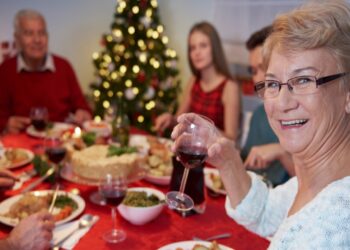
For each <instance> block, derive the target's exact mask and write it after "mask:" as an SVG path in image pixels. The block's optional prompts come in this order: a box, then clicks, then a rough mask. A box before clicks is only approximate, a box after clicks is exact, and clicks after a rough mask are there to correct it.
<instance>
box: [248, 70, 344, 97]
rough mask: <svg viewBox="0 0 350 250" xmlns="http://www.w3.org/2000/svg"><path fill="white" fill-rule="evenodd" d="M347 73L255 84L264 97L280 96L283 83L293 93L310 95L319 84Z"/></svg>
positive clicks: (260, 94)
mask: <svg viewBox="0 0 350 250" xmlns="http://www.w3.org/2000/svg"><path fill="white" fill-rule="evenodd" d="M347 74H348V73H347V72H344V73H338V74H335V75H329V76H324V77H321V78H316V77H315V76H297V77H293V78H291V79H289V80H288V81H287V82H286V83H281V82H280V81H277V80H265V81H261V82H258V83H257V84H255V86H254V90H255V92H256V93H257V94H258V96H260V97H261V98H264V99H266V98H273V97H276V96H278V93H279V92H280V90H281V88H282V85H287V87H288V90H289V91H291V92H292V93H293V94H296V95H308V94H313V93H315V92H316V91H317V88H318V86H319V85H322V84H325V83H327V82H330V81H333V80H336V79H338V78H340V77H343V76H345V75H347Z"/></svg>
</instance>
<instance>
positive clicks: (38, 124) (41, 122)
mask: <svg viewBox="0 0 350 250" xmlns="http://www.w3.org/2000/svg"><path fill="white" fill-rule="evenodd" d="M46 124H47V123H46V120H45V119H32V125H33V126H34V128H35V129H36V130H37V131H44V130H45V128H46Z"/></svg>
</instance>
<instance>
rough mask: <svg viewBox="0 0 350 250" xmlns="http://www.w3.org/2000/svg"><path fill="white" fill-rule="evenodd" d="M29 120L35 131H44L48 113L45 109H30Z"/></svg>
mask: <svg viewBox="0 0 350 250" xmlns="http://www.w3.org/2000/svg"><path fill="white" fill-rule="evenodd" d="M29 116H30V120H31V123H32V125H33V127H34V128H35V130H37V131H40V132H42V131H45V129H46V125H47V122H48V118H49V113H48V111H47V108H46V107H33V108H31V109H30V114H29Z"/></svg>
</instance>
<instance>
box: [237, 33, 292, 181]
mask: <svg viewBox="0 0 350 250" xmlns="http://www.w3.org/2000/svg"><path fill="white" fill-rule="evenodd" d="M271 29H272V27H271V26H267V27H264V28H262V29H260V30H258V31H256V32H255V33H253V34H252V35H251V36H250V37H249V39H248V40H247V42H246V48H247V49H248V51H249V67H250V72H251V74H252V78H253V82H254V83H257V82H260V81H263V80H264V79H265V71H264V70H263V67H262V61H263V58H262V46H263V44H264V42H265V40H266V38H267V37H268V35H269V33H270V32H271ZM241 156H242V158H243V160H244V165H245V166H246V167H247V168H248V169H250V170H253V171H255V172H256V173H258V174H260V175H262V176H264V178H266V179H267V180H268V181H269V182H270V183H271V184H272V185H273V186H276V185H279V184H282V183H284V182H285V181H287V180H288V179H289V177H290V176H293V175H294V167H293V161H292V158H291V156H290V154H289V153H287V152H286V151H285V150H284V149H283V148H282V147H281V145H280V144H279V141H278V138H277V136H276V135H275V133H274V132H273V131H272V129H271V127H270V124H269V122H268V120H267V117H266V113H265V109H264V105H263V104H261V105H260V106H258V107H257V108H256V110H255V111H254V112H253V115H252V118H251V120H250V125H249V132H248V137H247V141H246V143H245V144H244V146H243V148H242V151H241Z"/></svg>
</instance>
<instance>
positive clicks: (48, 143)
mask: <svg viewBox="0 0 350 250" xmlns="http://www.w3.org/2000/svg"><path fill="white" fill-rule="evenodd" d="M44 144H45V153H46V155H47V157H48V158H49V160H50V162H52V163H53V164H54V167H55V170H56V171H55V181H57V178H58V175H59V164H60V163H61V162H62V160H63V159H64V157H65V156H66V151H67V150H66V148H65V147H64V145H63V140H62V139H61V138H60V137H57V136H46V137H45V142H44Z"/></svg>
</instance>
